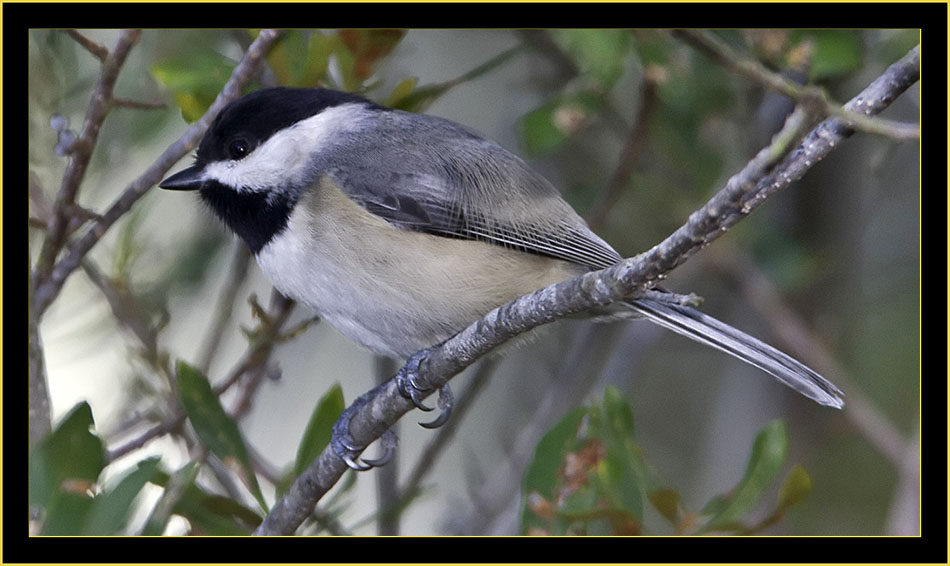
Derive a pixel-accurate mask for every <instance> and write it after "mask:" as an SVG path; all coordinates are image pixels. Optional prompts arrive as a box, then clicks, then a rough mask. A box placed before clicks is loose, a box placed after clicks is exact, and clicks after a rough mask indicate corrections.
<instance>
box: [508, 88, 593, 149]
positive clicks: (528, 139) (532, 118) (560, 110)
mask: <svg viewBox="0 0 950 566" xmlns="http://www.w3.org/2000/svg"><path fill="white" fill-rule="evenodd" d="M598 106H599V101H598V98H597V97H595V96H594V95H593V94H591V93H589V92H579V93H575V94H570V95H563V96H560V97H558V98H556V99H554V100H551V101H549V102H546V103H545V104H543V105H542V106H540V107H538V108H536V109H534V110H532V111H530V112H528V113H527V114H525V115H524V116H522V117H521V121H520V123H519V132H520V134H521V144H522V146H523V147H524V150H525V152H526V153H528V154H530V155H538V154H542V153H547V152H550V151H553V150H554V149H557V148H558V147H560V146H561V145H562V144H563V143H564V142H565V141H566V140H567V139H568V138H570V137H571V136H572V135H574V134H575V133H576V132H577V131H579V130H580V129H581V128H583V127H584V126H585V125H586V124H587V122H588V120H589V119H590V117H591V116H592V115H593V113H594V111H595V110H596V109H597V107H598Z"/></svg>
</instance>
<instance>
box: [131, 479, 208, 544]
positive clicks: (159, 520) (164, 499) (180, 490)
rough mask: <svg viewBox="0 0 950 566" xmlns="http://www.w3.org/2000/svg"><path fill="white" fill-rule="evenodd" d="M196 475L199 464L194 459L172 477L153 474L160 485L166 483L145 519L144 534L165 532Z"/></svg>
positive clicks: (153, 534) (157, 534)
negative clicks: (158, 478) (174, 511)
mask: <svg viewBox="0 0 950 566" xmlns="http://www.w3.org/2000/svg"><path fill="white" fill-rule="evenodd" d="M156 476H159V477H161V480H160V481H159V480H157V479H154V478H155V477H156ZM196 477H198V464H197V462H195V461H194V460H192V461H190V462H188V463H187V464H185V465H184V466H182V467H181V468H180V469H178V470H176V471H175V473H174V474H172V475H171V477H167V476H166V475H165V474H164V473H163V472H159V473H157V474H153V481H155V482H156V483H157V484H158V485H164V487H165V490H164V491H163V492H162V495H161V497H159V498H158V501H157V502H156V503H155V507H153V508H152V512H151V513H150V514H149V516H148V519H147V520H146V521H145V527H144V528H143V529H142V534H143V535H145V536H159V535H161V534H162V533H164V532H165V527H167V526H168V519H169V518H170V517H171V516H172V512H173V510H174V509H175V506H176V505H178V502H179V501H180V500H181V498H182V496H183V495H184V494H185V490H186V489H187V488H188V487H190V486H192V484H193V483H194V481H195V478H196Z"/></svg>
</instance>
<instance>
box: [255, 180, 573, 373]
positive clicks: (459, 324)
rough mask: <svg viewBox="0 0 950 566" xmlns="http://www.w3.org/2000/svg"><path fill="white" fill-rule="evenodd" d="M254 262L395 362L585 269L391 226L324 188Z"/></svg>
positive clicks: (308, 197)
mask: <svg viewBox="0 0 950 566" xmlns="http://www.w3.org/2000/svg"><path fill="white" fill-rule="evenodd" d="M289 234H294V235H295V237H294V238H291V237H289ZM258 262H259V264H260V266H261V268H262V269H263V271H264V273H265V274H267V276H268V277H269V278H270V279H271V281H272V282H273V283H274V285H275V286H276V287H277V289H278V290H280V291H281V293H283V294H285V295H287V296H288V297H291V298H293V299H296V300H297V301H299V302H301V303H304V304H305V305H307V306H309V307H310V308H311V309H313V310H314V311H315V312H316V313H317V314H319V315H320V316H322V317H323V318H324V319H326V320H327V322H329V323H330V324H331V325H333V326H334V327H335V328H336V329H337V330H339V331H340V332H341V333H342V334H344V335H346V336H347V337H349V338H350V339H352V340H354V341H356V342H358V343H360V344H362V345H364V346H366V347H368V348H370V349H371V350H373V351H375V352H377V353H381V354H385V355H389V356H394V357H401V358H404V357H407V356H409V355H410V354H412V353H413V352H416V351H418V350H420V349H422V348H424V347H426V346H431V345H433V344H437V343H439V342H441V341H443V340H446V339H447V338H449V337H451V336H452V335H453V334H455V333H456V332H458V331H460V330H462V329H464V328H465V327H466V326H468V325H469V324H470V323H472V322H474V321H475V320H477V319H478V318H480V317H481V316H483V315H484V314H485V313H487V312H488V311H490V310H491V309H493V308H495V307H497V306H499V305H502V304H504V303H507V302H508V301H511V300H512V299H515V298H517V297H519V296H521V295H524V294H526V293H529V292H531V291H533V290H535V289H539V288H541V287H544V286H546V285H549V284H551V283H556V282H558V281H562V280H564V279H567V278H569V277H572V276H574V275H577V274H578V273H580V272H582V271H583V270H584V268H582V267H580V266H576V265H574V264H570V263H567V262H564V261H560V260H554V259H550V258H546V257H542V256H537V255H532V254H527V253H523V252H519V251H514V250H509V249H506V248H503V247H501V246H496V245H493V244H488V243H485V242H479V241H473V240H462V239H453V238H444V237H440V236H433V235H431V234H424V233H420V232H414V231H411V230H404V229H400V228H397V227H395V226H393V225H391V224H389V223H387V222H386V221H385V220H382V219H381V218H379V217H377V216H374V215H373V214H371V213H369V212H367V211H366V210H365V209H363V208H362V207H360V206H359V205H357V204H356V203H354V202H353V201H352V200H350V199H349V198H348V197H347V196H346V195H344V194H343V193H342V192H341V191H340V190H339V189H337V188H336V187H335V186H333V184H332V183H330V182H327V181H324V182H322V183H321V184H320V185H319V187H317V188H316V189H315V190H312V191H310V192H309V193H308V194H306V195H305V196H304V197H303V198H302V199H301V200H300V201H299V202H298V203H297V206H296V207H295V209H294V212H293V214H292V216H291V219H290V225H289V230H287V231H285V232H284V233H282V234H281V235H280V236H278V237H277V238H275V239H274V240H273V241H272V242H270V243H269V244H268V245H267V246H265V247H264V248H263V249H262V250H261V252H260V253H259V254H258ZM288 266H289V267H288Z"/></svg>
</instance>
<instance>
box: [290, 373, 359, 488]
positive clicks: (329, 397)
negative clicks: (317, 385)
mask: <svg viewBox="0 0 950 566" xmlns="http://www.w3.org/2000/svg"><path fill="white" fill-rule="evenodd" d="M345 406H346V405H345V404H344V402H343V389H342V388H341V387H340V384H339V383H337V384H334V385H333V387H331V388H330V390H329V391H327V392H326V393H324V394H323V397H321V398H320V400H319V401H318V402H317V406H316V407H314V409H313V413H312V414H311V415H310V420H309V421H308V422H307V428H306V429H305V430H304V433H303V438H302V439H301V440H300V446H298V447H297V460H296V461H295V463H294V475H295V476H299V475H300V474H301V473H303V471H304V470H306V469H307V466H309V465H310V463H311V462H313V461H314V460H316V459H317V456H319V455H320V453H321V452H323V449H324V448H326V447H327V444H329V443H330V436H331V435H332V434H333V423H335V422H336V420H337V419H338V418H339V416H340V414H341V413H342V412H343V409H344V408H345Z"/></svg>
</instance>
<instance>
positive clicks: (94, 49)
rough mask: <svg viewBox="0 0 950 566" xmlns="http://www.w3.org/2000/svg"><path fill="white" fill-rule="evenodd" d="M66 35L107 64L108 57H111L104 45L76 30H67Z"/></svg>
mask: <svg viewBox="0 0 950 566" xmlns="http://www.w3.org/2000/svg"><path fill="white" fill-rule="evenodd" d="M66 35H68V36H69V37H71V38H73V39H74V40H76V43H78V44H79V45H81V46H83V48H84V49H85V50H86V51H88V52H90V53H92V54H93V55H94V56H95V57H96V59H99V60H100V61H103V62H105V60H106V57H108V56H109V50H108V49H106V47H105V46H104V45H101V44H99V43H96V42H95V41H93V40H91V39H89V38H88V37H86V36H84V35H83V34H81V33H79V32H78V31H76V30H74V29H68V30H66Z"/></svg>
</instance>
